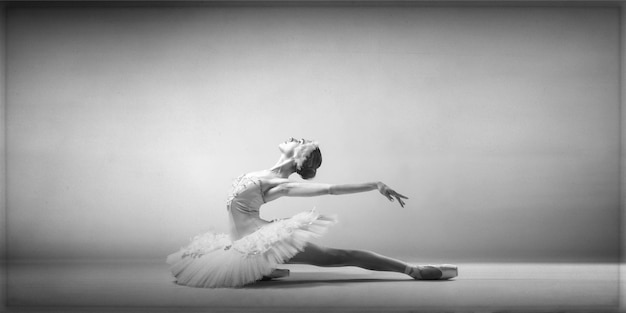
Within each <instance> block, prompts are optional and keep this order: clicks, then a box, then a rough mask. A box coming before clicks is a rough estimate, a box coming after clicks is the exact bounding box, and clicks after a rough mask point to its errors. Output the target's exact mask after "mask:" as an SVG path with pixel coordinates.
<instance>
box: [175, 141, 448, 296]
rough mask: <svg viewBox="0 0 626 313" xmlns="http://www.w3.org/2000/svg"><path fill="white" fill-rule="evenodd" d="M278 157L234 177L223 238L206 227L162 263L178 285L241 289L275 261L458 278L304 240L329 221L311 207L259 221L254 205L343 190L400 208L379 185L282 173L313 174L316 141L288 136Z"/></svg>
mask: <svg viewBox="0 0 626 313" xmlns="http://www.w3.org/2000/svg"><path fill="white" fill-rule="evenodd" d="M278 147H279V150H280V152H281V155H280V158H279V159H278V162H277V163H276V164H275V165H274V166H273V167H271V168H270V169H268V170H263V171H258V172H252V173H247V174H243V175H241V176H239V177H238V178H236V179H235V181H234V182H233V189H232V192H231V194H230V195H229V197H228V199H227V202H226V207H227V209H228V212H229V218H230V235H226V234H216V233H213V232H207V233H204V234H201V235H198V236H196V237H194V238H193V239H192V240H191V242H190V243H189V244H188V245H187V246H185V247H183V248H181V249H180V250H179V251H178V252H176V253H173V254H171V255H169V256H168V258H167V263H168V264H170V270H171V272H172V274H173V276H174V277H175V278H176V282H177V283H178V284H180V285H185V286H191V287H205V288H216V287H241V286H244V285H246V284H250V283H254V282H256V281H258V280H262V279H271V278H278V277H284V276H287V275H288V274H289V272H288V271H287V270H281V269H277V268H276V267H277V266H278V265H279V264H283V263H293V264H310V265H316V266H324V267H336V266H357V267H361V268H364V269H369V270H375V271H391V272H399V273H404V274H407V275H409V276H411V277H412V278H414V279H417V280H442V279H450V278H454V277H456V276H457V275H458V270H457V267H456V266H454V265H449V264H442V265H417V266H413V265H410V264H408V263H406V262H403V261H401V260H397V259H394V258H390V257H386V256H383V255H380V254H377V253H374V252H371V251H365V250H346V249H335V248H329V247H323V246H320V245H316V244H314V243H312V242H310V240H311V239H313V238H315V237H319V236H321V235H323V234H324V232H325V231H326V230H327V229H328V228H329V227H330V226H331V225H332V224H334V223H335V222H336V220H335V218H334V217H332V216H325V215H321V214H319V213H317V212H316V211H315V210H311V211H307V212H302V213H299V214H296V215H295V216H293V217H291V218H288V219H280V220H274V221H266V220H264V219H262V218H261V217H260V215H259V210H260V207H261V206H262V205H263V204H264V203H267V202H270V201H274V200H276V199H279V198H281V197H313V196H321V195H343V194H352V193H359V192H366V191H372V190H378V191H379V192H380V193H381V194H382V195H383V196H385V197H386V198H387V199H389V201H397V202H398V203H399V204H400V206H402V207H404V205H405V202H404V200H405V199H408V198H407V197H405V196H404V195H402V194H400V193H398V192H396V191H395V190H393V189H391V188H390V187H389V186H387V185H386V184H384V183H382V182H370V183H360V184H342V185H331V184H321V183H310V182H295V181H292V180H289V176H291V175H292V174H293V173H298V174H299V175H300V176H301V177H302V178H303V179H305V180H308V179H311V178H313V177H315V175H316V173H317V169H318V168H319V167H320V166H321V164H322V154H321V151H320V149H319V146H318V144H317V142H313V141H309V140H305V139H301V140H296V139H294V138H290V139H288V140H287V141H285V142H283V143H281V144H279V146H278Z"/></svg>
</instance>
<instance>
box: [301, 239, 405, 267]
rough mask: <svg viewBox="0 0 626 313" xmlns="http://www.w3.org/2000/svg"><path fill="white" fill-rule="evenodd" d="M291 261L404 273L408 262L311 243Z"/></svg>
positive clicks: (362, 251)
mask: <svg viewBox="0 0 626 313" xmlns="http://www.w3.org/2000/svg"><path fill="white" fill-rule="evenodd" d="M289 263H294V264H310V265H316V266H325V267H334V266H358V267H361V268H365V269H368V270H374V271H390V272H400V273H404V272H405V270H406V268H407V266H409V265H408V264H407V263H405V262H402V261H400V260H396V259H392V258H389V257H386V256H383V255H380V254H377V253H374V252H370V251H365V250H345V249H334V248H327V247H322V246H318V245H315V244H312V243H309V244H308V245H307V246H306V247H305V248H304V251H302V252H300V253H298V254H296V255H295V256H294V257H293V258H292V259H291V260H289Z"/></svg>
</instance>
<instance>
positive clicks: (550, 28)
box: [6, 6, 620, 262]
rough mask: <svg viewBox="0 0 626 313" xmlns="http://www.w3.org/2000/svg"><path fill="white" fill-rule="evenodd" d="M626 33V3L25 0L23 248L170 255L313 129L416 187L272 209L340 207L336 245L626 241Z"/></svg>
mask: <svg viewBox="0 0 626 313" xmlns="http://www.w3.org/2000/svg"><path fill="white" fill-rule="evenodd" d="M619 48H620V47H619V11H618V9H617V8H613V9H611V8H488V7H481V8H444V7H398V8H394V7H362V8H356V7H329V8H324V7H297V6H296V7H291V8H287V7H262V6H258V7H230V8H229V7H184V8H183V7H181V8H174V7H163V8H150V7H139V8H120V7H117V8H82V9H79V8H67V7H66V8H10V9H8V22H7V108H6V119H7V171H8V175H7V184H8V185H7V205H8V208H7V215H8V217H7V218H8V248H9V250H8V251H9V255H10V257H11V258H14V259H22V258H40V259H54V258H154V257H157V258H161V257H165V255H166V254H168V253H170V252H173V251H175V250H176V249H177V248H179V247H180V246H181V245H183V244H184V243H185V242H187V240H188V239H189V238H190V237H191V236H193V235H195V234H197V233H200V232H202V231H205V230H208V229H209V228H210V227H212V228H213V229H214V230H217V231H227V215H226V210H225V198H226V196H227V193H228V191H229V187H230V182H231V179H232V178H234V177H236V176H237V175H239V174H241V173H243V172H246V171H253V170H259V169H264V168H268V167H270V166H271V165H273V163H274V162H275V161H276V158H277V157H278V150H277V148H276V145H277V144H278V143H279V142H280V141H283V140H285V139H286V138H287V137H289V136H295V137H305V138H310V139H316V140H318V141H319V142H320V143H321V149H322V153H323V156H324V162H323V165H322V168H321V169H320V170H319V171H318V177H317V178H316V179H315V181H319V182H329V183H351V182H361V181H372V180H382V181H384V182H386V183H388V184H389V185H391V186H392V187H394V188H396V189H397V190H398V191H399V192H401V193H404V194H406V195H407V196H409V197H410V200H409V201H408V206H407V207H405V208H400V207H399V206H398V205H396V203H389V202H388V201H387V200H386V199H385V198H384V197H382V196H380V195H378V194H376V193H374V192H372V193H369V194H360V195H350V196H344V197H336V196H326V197H320V198H306V199H303V198H295V199H281V200H280V201H278V202H275V203H271V204H268V205H267V206H266V207H264V208H263V213H262V216H264V217H266V218H267V219H272V218H275V217H285V216H290V215H293V214H295V213H297V212H300V211H302V210H307V209H310V208H312V207H314V206H315V207H316V208H317V209H318V210H319V211H321V212H323V213H326V214H338V215H339V218H340V221H341V223H340V224H339V225H337V226H336V227H334V228H333V229H332V231H331V232H330V233H329V234H328V235H327V236H326V237H324V238H322V239H320V240H319V241H318V242H319V243H321V244H326V245H333V246H338V247H346V248H364V249H372V250H376V251H379V252H382V253H387V254H392V255H394V256H399V257H405V258H411V259H434V260H439V261H448V262H454V261H457V260H481V261H489V260H505V259H515V260H589V259H593V260H607V259H611V260H615V259H616V258H617V256H618V251H619V250H618V239H619V217H620V215H619V149H620V144H619V140H620V137H619V135H620V109H619V90H620V86H619V66H616V65H617V64H619V60H620V54H619Z"/></svg>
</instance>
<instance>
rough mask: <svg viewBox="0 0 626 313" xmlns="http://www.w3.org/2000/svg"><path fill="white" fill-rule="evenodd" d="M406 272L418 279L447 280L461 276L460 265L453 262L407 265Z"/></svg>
mask: <svg viewBox="0 0 626 313" xmlns="http://www.w3.org/2000/svg"><path fill="white" fill-rule="evenodd" d="M404 273H405V274H407V275H409V276H411V277H413V278H414V279H418V280H447V279H451V278H454V277H457V276H459V270H458V267H457V266H456V265H452V264H439V265H423V266H422V265H420V266H407V268H406V270H405V271H404Z"/></svg>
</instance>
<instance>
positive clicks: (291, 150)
mask: <svg viewBox="0 0 626 313" xmlns="http://www.w3.org/2000/svg"><path fill="white" fill-rule="evenodd" d="M278 147H279V149H280V151H281V152H282V153H283V155H284V156H285V157H287V158H293V160H294V164H295V167H296V173H298V174H299V175H300V176H301V177H302V178H303V179H311V178H313V177H315V174H316V173H317V169H318V168H319V167H320V166H321V165H322V152H321V151H320V148H319V146H318V144H317V142H313V141H310V140H305V139H301V140H296V139H294V138H289V139H288V140H287V141H285V142H283V143H281V144H280V145H279V146H278Z"/></svg>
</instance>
